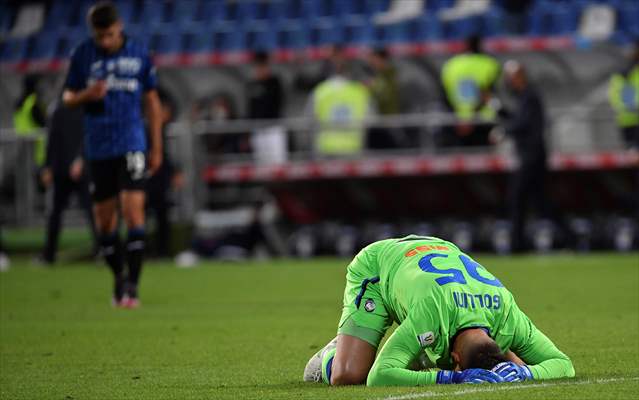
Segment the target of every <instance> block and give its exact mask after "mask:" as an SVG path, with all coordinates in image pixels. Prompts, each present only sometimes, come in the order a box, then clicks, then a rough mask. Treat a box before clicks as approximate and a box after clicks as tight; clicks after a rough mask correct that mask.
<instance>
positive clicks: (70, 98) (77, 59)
mask: <svg viewBox="0 0 639 400" xmlns="http://www.w3.org/2000/svg"><path fill="white" fill-rule="evenodd" d="M83 57H84V54H83V52H82V51H81V50H78V49H75V50H74V51H73V54H72V55H71V63H70V65H69V72H68V73H67V79H66V81H65V83H64V91H63V92H62V102H63V103H64V105H65V106H67V107H77V106H80V105H82V104H85V103H90V102H94V101H99V100H102V99H103V98H104V96H106V93H107V85H106V82H105V81H103V80H101V81H96V82H94V83H92V84H91V85H89V86H87V85H86V82H87V79H88V76H87V73H86V70H85V69H84V68H82V66H83V63H84V61H85V60H83Z"/></svg>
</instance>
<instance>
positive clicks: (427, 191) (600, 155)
mask: <svg viewBox="0 0 639 400" xmlns="http://www.w3.org/2000/svg"><path fill="white" fill-rule="evenodd" d="M566 115H568V112H567V111H566V110H553V111H552V112H551V122H550V124H549V129H548V131H549V132H550V133H549V135H548V144H549V148H551V149H552V150H553V151H552V152H551V153H552V154H551V156H550V159H549V164H550V170H551V172H550V177H549V184H548V188H547V190H548V193H549V195H550V198H551V199H552V200H553V202H554V203H555V204H557V205H558V207H559V209H560V210H562V211H563V212H564V213H566V214H567V215H568V216H570V217H571V218H573V221H576V222H575V224H576V225H577V226H578V227H580V229H581V230H582V231H584V228H583V227H584V226H586V227H591V226H592V225H593V223H597V222H596V221H598V220H600V219H602V218H603V219H604V220H606V221H608V220H614V221H616V222H614V223H615V224H621V225H623V226H628V227H630V228H628V229H630V232H631V236H632V234H634V233H633V232H634V231H635V230H636V228H635V226H634V223H633V222H632V219H629V218H630V217H632V216H633V213H634V212H635V211H634V210H633V207H635V205H634V203H633V201H634V199H633V197H632V196H633V193H636V190H637V187H636V186H635V185H637V184H638V183H639V182H637V179H638V178H636V177H635V175H636V174H637V166H638V165H639V164H638V157H637V155H636V153H632V152H630V151H627V150H624V149H623V148H622V146H621V145H620V143H619V141H618V140H617V141H611V140H607V141H604V142H601V143H597V140H593V139H592V138H586V140H573V142H572V145H566V143H565V142H564V143H558V142H557V139H556V135H554V133H555V131H556V129H557V125H559V124H560V123H562V122H561V118H565V116H566ZM569 115H572V116H573V117H575V116H577V117H578V118H575V120H576V121H578V122H577V123H576V124H575V125H573V127H574V128H575V130H576V132H575V135H581V136H583V137H585V136H586V135H585V134H583V133H582V132H579V126H589V127H592V126H599V127H604V126H607V127H610V126H612V123H611V116H610V115H609V114H608V115H596V114H593V113H588V110H582V111H581V112H578V113H577V114H575V110H570V114H569ZM456 122H457V121H456V119H455V118H454V116H453V115H451V114H448V113H440V112H430V113H421V114H409V115H398V116H392V117H374V118H370V119H368V120H366V121H364V122H363V123H362V124H359V125H358V126H359V127H364V128H366V129H367V130H368V129H369V128H372V127H374V128H386V129H388V130H390V131H393V132H396V133H397V132H399V134H401V135H405V136H407V137H409V140H407V141H405V142H404V146H400V147H399V148H394V149H383V150H375V151H371V150H366V149H364V150H363V151H362V152H360V153H358V154H353V155H350V156H348V157H330V158H326V157H322V156H321V155H320V154H318V152H317V151H315V149H314V146H313V143H314V135H315V132H316V130H317V129H318V126H317V124H316V123H314V122H313V121H312V120H309V119H307V118H293V119H282V120H268V121H248V120H235V121H226V122H218V121H196V122H193V123H187V122H177V123H174V124H172V126H170V127H169V144H168V149H169V152H170V154H171V155H172V157H173V159H174V160H175V161H177V164H178V165H180V167H181V168H182V170H183V171H184V173H185V178H186V179H185V180H186V185H185V187H184V188H183V189H182V190H181V191H179V192H176V193H174V195H175V205H176V207H175V208H174V210H173V214H172V218H173V219H174V220H179V221H182V222H185V221H186V222H188V221H194V219H195V218H196V215H198V211H202V210H226V209H232V208H235V207H239V206H243V205H251V204H255V203H260V202H262V203H263V202H270V203H274V204H276V205H277V208H278V209H279V211H280V217H279V218H278V219H277V220H276V221H273V222H270V224H271V225H277V226H279V227H283V228H281V229H280V230H282V231H283V233H282V235H281V236H287V235H288V233H290V232H294V233H299V232H300V229H301V232H302V236H303V234H304V232H308V231H309V229H310V230H311V231H315V232H318V231H325V230H326V229H325V228H323V227H319V228H318V226H319V225H321V224H326V223H328V224H332V223H336V224H338V225H339V226H340V228H339V229H340V230H342V228H343V229H346V231H349V229H352V228H354V229H356V230H357V232H358V234H357V235H358V237H359V238H360V239H358V240H367V239H365V238H364V239H362V238H363V237H365V236H366V235H365V234H362V233H361V227H363V226H365V225H366V224H368V223H371V222H375V223H377V224H378V225H376V226H377V228H374V229H372V230H373V231H376V232H377V231H384V230H385V229H386V231H388V232H386V233H390V231H394V232H395V233H401V232H403V231H404V230H409V231H410V230H413V231H414V230H415V229H414V227H415V226H422V227H423V226H429V227H430V228H429V229H428V230H429V231H430V233H432V234H435V233H447V234H449V235H448V236H450V235H453V236H455V235H461V236H460V238H459V240H463V239H464V237H465V238H467V240H471V241H473V238H480V237H483V238H484V239H475V240H474V242H475V244H477V243H480V242H482V241H483V242H490V246H489V247H491V248H493V249H496V248H497V244H496V243H497V242H496V241H498V238H499V237H502V236H503V235H501V236H499V235H500V233H499V232H501V231H503V229H502V228H503V227H504V226H507V223H506V222H505V220H506V217H507V213H506V196H507V191H508V176H509V174H510V172H512V171H513V170H514V169H515V168H517V159H516V156H515V154H514V153H513V146H512V143H511V142H509V141H505V142H501V143H499V144H497V145H494V146H485V147H471V148H459V147H451V146H447V145H442V143H445V142H446V141H445V140H444V141H442V140H441V139H442V138H445V135H450V134H451V133H450V132H449V131H447V130H446V129H445V127H447V126H454V124H455V123H456ZM563 125H565V121H564V122H563ZM336 127H338V128H346V127H351V128H352V127H354V126H353V125H339V126H336ZM597 134H601V135H605V136H607V137H610V136H614V135H618V133H617V132H616V131H614V130H613V131H612V132H611V131H607V132H605V133H602V132H597ZM229 138H230V139H232V140H235V139H241V140H245V141H247V142H250V143H252V145H253V151H252V152H243V153H242V152H235V153H234V152H227V151H216V150H215V149H216V148H217V147H215V146H213V150H211V146H210V142H211V141H213V142H214V143H218V144H219V142H220V141H222V142H224V140H227V139H229ZM264 138H266V140H260V139H264ZM32 141H33V137H26V138H24V137H21V138H18V137H16V136H14V135H13V133H12V132H11V131H7V130H4V131H2V135H1V136H0V144H1V145H0V176H2V187H3V190H2V203H1V204H0V205H1V206H2V223H3V224H11V225H17V226H26V225H42V224H43V217H44V215H43V213H44V208H43V207H42V205H41V202H40V203H39V202H38V194H37V190H36V187H35V180H34V179H33V178H32V177H33V176H35V173H36V167H35V165H34V164H33V162H32V161H31V160H32V154H31V147H32V145H31V143H32ZM615 142H616V143H617V144H616V145H614V144H613V145H611V144H610V143H615ZM575 143H576V145H575ZM602 143H603V144H602ZM406 144H408V145H406ZM218 147H219V146H218ZM222 148H224V146H222ZM7 187H13V190H7V189H6V188H7ZM200 215H201V214H200ZM486 221H489V222H488V223H487V224H488V226H489V227H488V228H486V227H484V225H486ZM583 221H586V223H585V224H584V223H582V222H583ZM628 221H630V222H628ZM480 222H481V223H480ZM389 223H390V224H392V228H389V229H390V231H389V229H387V228H384V226H386V224H389ZM482 224H483V225H482ZM540 224H541V225H540ZM213 225H215V224H214V223H213ZM537 225H539V226H542V227H543V226H545V225H544V221H541V222H540V223H539V224H537ZM537 225H536V226H537ZM435 226H436V227H437V228H436V229H435V228H433V227H435ZM539 226H537V228H539ZM300 227H301V228H300ZM468 227H471V228H472V229H468ZM210 228H215V227H214V226H212V227H210ZM537 228H534V227H532V228H531V229H533V230H535V229H537ZM500 229H501V231H500ZM624 229H625V230H624V232H627V231H628V229H626V228H624ZM329 230H330V229H329ZM537 230H538V229H537ZM587 230H588V229H585V231H587ZM618 230H619V229H616V228H611V231H612V232H614V231H618ZM483 231H487V232H489V233H487V234H486V233H482V232H483ZM542 231H543V229H542ZM600 233H601V232H600ZM293 236H295V235H293ZM315 236H317V235H315ZM320 236H321V235H320ZM329 236H330V235H329ZM533 236H534V235H533ZM626 236H627V235H626ZM468 238H470V239H468ZM349 240H350V242H354V243H355V242H356V240H352V239H349ZM615 240H617V239H615V238H614V237H609V238H605V239H601V240H599V242H601V243H603V242H605V243H607V244H606V245H602V246H600V247H609V246H610V245H613V243H614V242H615ZM621 240H622V241H623V239H621ZM625 240H626V241H627V239H625ZM347 242H348V241H347ZM631 242H632V239H631ZM318 246H319V245H318ZM331 246H333V245H328V247H331ZM540 246H541V247H542V248H543V246H544V245H543V243H542V244H540ZM307 247H308V246H307ZM316 247H317V246H316ZM325 247H326V246H325ZM333 247H334V246H333ZM342 250H343V249H342ZM294 251H296V252H298V253H300V252H299V251H297V250H294ZM335 251H337V252H340V250H339V249H335ZM343 251H345V250H343Z"/></svg>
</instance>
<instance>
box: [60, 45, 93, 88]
mask: <svg viewBox="0 0 639 400" xmlns="http://www.w3.org/2000/svg"><path fill="white" fill-rule="evenodd" d="M82 58H83V57H82V50H81V48H80V47H77V48H75V49H74V50H73V52H72V53H71V62H70V64H69V72H68V73H67V79H66V80H65V83H64V87H65V88H66V89H71V90H81V89H84V88H85V86H86V81H87V76H86V72H85V70H84V62H83V61H84V60H83V59H82Z"/></svg>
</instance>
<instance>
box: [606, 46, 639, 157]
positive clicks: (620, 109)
mask: <svg viewBox="0 0 639 400" xmlns="http://www.w3.org/2000/svg"><path fill="white" fill-rule="evenodd" d="M608 100H609V102H610V105H611V106H612V108H613V110H614V111H615V114H616V119H617V126H619V130H620V132H621V135H622V137H623V140H624V144H625V145H626V147H628V148H631V149H636V150H639V41H637V42H636V43H635V49H634V53H633V56H632V60H631V62H630V64H629V65H628V66H626V67H625V68H624V69H623V70H621V71H619V72H617V73H615V74H613V75H612V77H610V84H609V86H608Z"/></svg>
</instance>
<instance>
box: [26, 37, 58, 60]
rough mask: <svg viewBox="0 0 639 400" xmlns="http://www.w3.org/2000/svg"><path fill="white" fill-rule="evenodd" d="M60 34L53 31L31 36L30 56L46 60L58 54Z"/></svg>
mask: <svg viewBox="0 0 639 400" xmlns="http://www.w3.org/2000/svg"><path fill="white" fill-rule="evenodd" d="M58 40H59V35H58V34H56V33H53V32H41V33H40V34H38V35H34V36H32V37H31V42H32V44H31V46H30V51H29V54H28V58H30V59H34V60H46V59H50V58H54V57H55V56H57V50H58Z"/></svg>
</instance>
